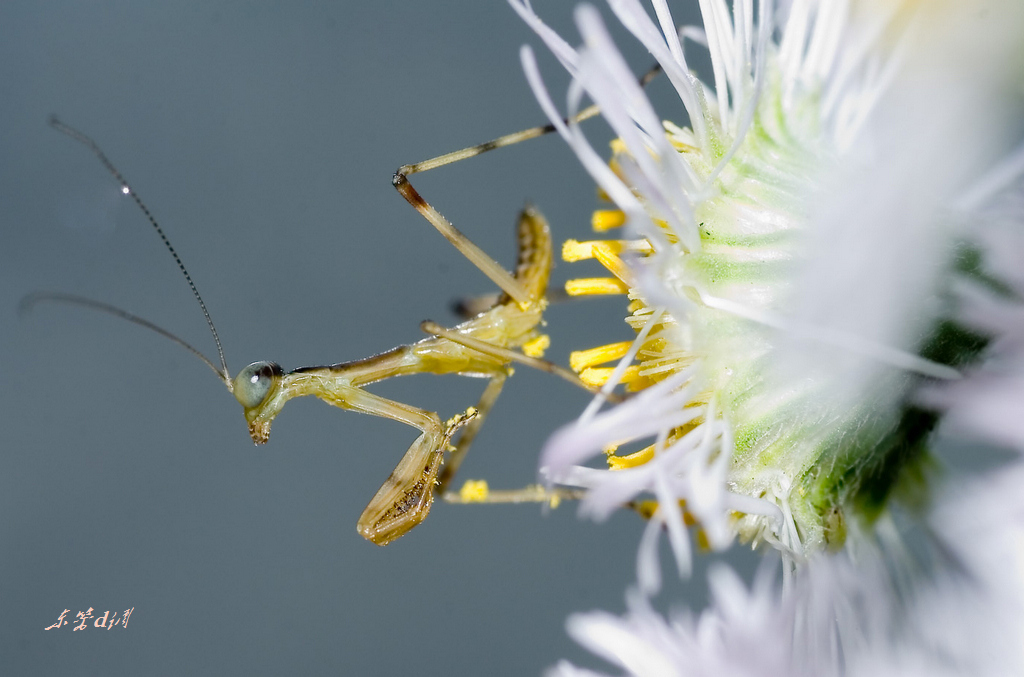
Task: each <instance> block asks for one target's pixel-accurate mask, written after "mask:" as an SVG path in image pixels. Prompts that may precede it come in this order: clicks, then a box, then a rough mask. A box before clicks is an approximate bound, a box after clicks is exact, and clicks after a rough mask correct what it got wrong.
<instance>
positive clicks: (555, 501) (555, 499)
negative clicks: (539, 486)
mask: <svg viewBox="0 0 1024 677" xmlns="http://www.w3.org/2000/svg"><path fill="white" fill-rule="evenodd" d="M561 503H562V497H561V496H559V495H558V494H551V498H549V499H548V507H549V508H551V509H552V510H554V509H555V508H557V507H558V506H559V505H560V504H561Z"/></svg>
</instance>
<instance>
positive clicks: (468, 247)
mask: <svg viewBox="0 0 1024 677" xmlns="http://www.w3.org/2000/svg"><path fill="white" fill-rule="evenodd" d="M595 112H596V109H595ZM578 117H582V114H581V116H578ZM50 124H51V126H53V127H54V128H55V129H56V130H58V131H60V132H62V133H64V134H66V135H68V136H70V137H71V138H73V139H75V140H76V141H78V142H80V143H82V144H83V145H85V146H86V147H88V148H89V149H90V150H91V151H92V152H93V153H94V154H95V155H96V156H97V158H99V160H100V162H102V163H103V165H104V166H105V167H106V168H107V170H108V171H109V172H110V173H111V174H112V175H113V176H114V178H115V179H116V180H117V181H118V182H119V184H120V185H121V190H122V192H123V193H124V194H125V195H128V196H130V197H131V198H132V199H133V200H134V202H135V203H136V205H138V207H139V208H140V209H141V210H142V212H143V213H144V214H145V216H146V218H147V220H148V221H149V222H150V225H152V226H153V228H154V229H155V230H156V232H157V234H158V235H159V236H160V238H161V240H162V241H163V243H164V245H165V246H166V248H167V250H168V251H169V252H170V253H171V255H172V257H173V258H174V260H175V262H176V263H177V264H178V267H179V269H180V270H181V272H182V274H183V275H184V277H185V279H186V281H187V282H188V285H189V287H190V288H191V290H192V293H193V295H194V296H195V298H196V300H197V301H198V303H199V306H200V308H201V309H202V312H203V315H204V317H205V318H206V322H207V325H208V326H209V328H210V331H211V333H212V334H213V338H214V341H215V343H216V345H217V353H218V356H219V360H220V364H219V366H218V365H216V364H214V363H213V362H212V361H211V360H209V359H208V358H207V357H205V356H204V355H203V354H202V353H201V352H200V351H199V350H197V349H195V348H193V347H192V346H191V345H189V344H188V343H186V342H185V341H183V340H182V339H180V338H178V337H177V336H175V335H173V334H172V333H170V332H168V331H166V330H164V329H162V328H160V327H158V326H156V325H154V324H153V323H151V322H149V321H147V320H144V319H142V318H140V317H137V316H135V315H132V314H131V313H128V312H126V311H124V310H121V309H119V308H116V307H113V306H110V305H108V304H105V303H101V302H98V301H94V300H91V299H86V298H83V297H79V296H75V295H72V294H59V293H36V294H31V295H29V296H28V297H26V298H25V300H24V301H23V304H22V305H23V308H29V307H31V306H32V305H34V304H35V303H37V302H39V301H58V302H65V303H73V304H77V305H84V306H88V307H91V308H94V309H96V310H100V311H102V312H106V313H110V314H112V315H115V316H118V317H121V318H122V319H126V320H128V321H130V322H133V323H136V324H139V325H142V326H144V327H147V328H149V329H152V330H154V331H156V332H157V333H160V334H161V335H163V336H165V337H167V338H170V339H171V340H173V341H175V342H176V343H178V344H179V345H181V346H183V347H185V348H186V349H187V350H189V351H191V352H192V353H193V354H195V355H196V356H197V357H199V358H200V359H201V360H202V361H203V362H204V363H206V365H207V366H209V367H210V369H211V370H213V372H214V373H216V374H217V377H218V378H219V379H220V380H221V381H222V382H223V383H224V385H225V386H226V387H227V389H228V390H229V391H230V392H231V393H232V394H233V395H234V396H235V399H237V400H238V402H239V403H240V404H241V405H242V408H243V410H244V414H245V419H246V422H247V423H248V427H249V434H250V435H251V437H252V440H253V442H255V443H256V444H258V445H259V444H264V443H266V442H267V441H268V439H269V437H270V427H271V423H272V422H273V420H274V418H275V417H276V416H277V415H278V413H279V412H280V411H281V409H282V407H284V405H285V403H286V402H287V401H288V400H290V399H292V398H293V397H302V396H306V395H312V396H314V397H317V398H319V399H321V400H323V401H325V402H327V403H328V404H332V405H334V406H336V407H340V408H342V409H349V410H353V411H359V412H362V413H366V414H373V415H375V416H383V417H385V418H390V419H393V420H395V421H400V422H402V423H405V424H407V425H410V426H412V427H414V428H416V429H417V430H418V431H419V433H420V434H419V436H418V437H417V438H416V440H415V441H414V442H413V443H412V446H410V447H409V449H408V451H406V453H405V455H404V456H403V457H402V459H401V461H400V462H399V463H398V466H397V467H396V468H395V470H394V471H393V472H392V473H391V475H390V476H389V477H388V479H387V480H386V481H385V482H384V484H383V485H382V486H381V488H380V489H379V490H378V491H377V493H376V494H375V495H374V497H373V498H372V499H371V501H370V503H369V504H368V505H367V507H366V509H365V510H364V511H363V514H362V515H361V516H360V518H359V521H358V522H357V530H358V532H359V533H360V534H361V535H362V536H363V537H364V538H366V539H368V540H370V541H372V542H373V543H376V544H378V545H387V544H388V543H390V542H392V541H393V540H395V539H396V538H399V537H400V536H402V535H403V534H405V533H406V532H408V531H409V530H410V529H412V528H413V527H414V526H416V525H417V524H419V523H420V522H421V521H423V519H424V518H425V517H426V516H427V513H428V512H429V511H430V507H431V504H432V502H433V499H434V495H435V492H443V490H444V489H445V487H446V486H447V485H448V483H449V482H450V480H451V479H452V477H453V475H454V474H455V472H456V471H457V470H458V468H459V465H460V463H461V462H462V459H463V457H464V456H465V454H466V452H467V451H468V450H469V446H470V444H471V442H472V441H473V438H474V437H475V436H476V434H477V432H478V431H479V429H480V426H481V424H482V423H483V421H484V419H485V417H486V416H487V414H488V412H489V411H490V409H491V407H492V406H493V405H494V402H495V400H496V399H497V398H498V395H499V394H500V392H501V389H502V387H503V385H504V383H505V380H506V379H507V378H508V376H509V375H510V373H511V369H510V365H511V364H512V363H514V362H515V363H521V364H525V365H527V366H531V367H534V368H538V369H542V370H544V371H547V372H549V373H552V374H555V375H557V376H559V377H562V378H564V379H566V380H568V381H570V382H572V383H574V384H576V385H579V386H580V387H582V388H585V389H587V390H590V391H594V388H593V387H591V386H588V385H586V384H583V383H582V382H581V381H580V380H579V378H578V377H577V376H576V375H575V374H574V373H572V372H571V371H569V370H567V369H564V368H562V367H559V366H558V365H555V364H553V363H551V362H547V361H544V360H542V359H540V356H541V354H542V353H543V350H544V348H545V347H546V346H547V342H548V339H547V337H546V336H545V335H543V334H541V333H540V332H539V331H538V325H540V323H541V320H542V318H543V313H544V310H545V308H546V307H547V299H546V297H545V294H546V290H547V284H548V273H549V271H550V268H551V256H552V245H551V233H550V230H549V228H548V224H547V222H546V221H545V219H544V217H543V216H542V215H541V214H540V212H539V211H537V210H536V209H534V208H532V207H527V208H526V209H524V210H523V211H522V213H521V214H520V216H519V221H518V227H517V237H518V250H519V251H518V263H517V266H516V269H515V272H514V273H513V274H510V273H508V272H507V271H506V270H505V269H504V268H502V267H501V266H500V265H499V264H498V263H497V262H495V261H494V260H493V259H492V258H491V257H490V256H488V255H487V254H486V253H484V252H483V251H482V250H481V249H480V248H479V247H477V246H476V245H475V244H473V243H472V242H471V241H470V240H469V238H467V237H466V236H465V235H463V234H462V233H461V232H459V231H458V230H456V229H455V228H454V226H452V225H451V223H449V222H448V221H447V219H445V218H444V217H443V216H442V215H441V214H440V213H439V212H438V211H437V210H435V209H434V208H433V207H431V206H430V205H429V204H428V203H427V202H426V201H425V200H424V199H423V198H422V197H421V196H420V195H419V193H417V192H416V190H415V189H414V188H413V187H412V185H411V184H410V183H409V180H408V176H409V175H411V174H414V173H417V172H422V171H426V170H428V169H433V168H435V167H439V166H443V165H445V164H450V163H451V162H455V161H458V160H460V159H463V158H467V157H472V156H473V155H477V154H479V153H481V152H485V151H487V150H490V149H492V148H497V147H501V146H504V145H510V144H511V143H516V142H518V141H522V140H525V139H527V138H532V137H534V136H540V135H541V134H544V133H547V132H548V131H551V129H552V128H551V127H550V126H548V127H537V128H534V129H531V130H525V131H523V132H518V133H516V134H511V135H508V136H505V137H501V138H499V139H496V140H495V141H492V142H489V143H487V144H482V145H480V146H475V147H472V148H467V149H464V150H462V151H457V152H455V153H449V154H448V155H444V156H440V157H438V158H435V159H433V160H428V161H426V162H422V163H419V164H416V165H406V166H403V167H401V168H399V170H398V172H396V173H395V175H394V179H393V183H394V185H395V187H396V188H397V189H398V191H399V192H400V193H401V194H402V196H403V197H405V199H406V200H407V201H408V202H409V203H410V204H411V205H412V206H413V207H414V208H415V209H416V210H417V211H418V212H420V213H421V214H422V215H423V216H424V217H425V218H426V219H427V220H428V221H429V222H430V223H431V224H432V225H434V227H435V228H437V229H438V230H439V231H440V232H441V233H442V235H444V236H445V237H446V238H447V239H448V240H449V241H450V242H451V243H452V244H453V245H454V246H455V247H456V249H458V250H459V251H460V252H461V253H463V254H464V255H465V256H466V258H468V259H469V260H470V261H471V262H472V263H473V264H474V265H476V266H477V267H478V268H479V269H480V270H481V271H482V272H484V273H485V274H486V275H487V276H488V277H489V278H491V280H493V281H494V282H495V283H496V284H497V285H498V287H499V288H500V289H501V291H502V294H501V295H500V296H499V297H498V299H497V301H496V302H495V303H494V304H493V305H492V306H491V307H489V308H487V309H485V310H482V311H481V312H479V313H478V314H476V315H475V316H474V317H471V318H469V319H467V320H466V321H465V322H462V323H461V324H458V325H456V326H455V327H452V328H444V327H441V326H439V325H437V324H435V323H433V322H424V323H423V324H422V325H421V327H422V328H423V330H424V331H426V332H427V333H428V334H430V335H431V336H429V337H428V338H425V339H423V340H421V341H419V342H417V343H412V344H408V345H402V346H398V347H397V348H393V349H391V350H388V351H386V352H384V353H380V354H378V355H375V356H372V357H368V358H365V359H361V360H355V361H351V362H342V363H338V364H332V365H326V366H315V367H301V368H299V369H295V370H292V371H290V372H285V371H284V370H283V369H282V368H281V367H280V366H279V365H278V364H276V363H274V362H267V361H260V362H253V363H252V364H250V365H249V366H247V367H245V368H244V369H242V370H241V371H240V372H239V373H238V375H237V376H235V377H234V378H232V377H231V375H230V372H229V371H228V368H227V362H226V360H225V357H224V350H223V348H222V346H221V343H220V338H219V337H218V335H217V330H216V328H215V327H214V324H213V320H212V319H211V317H210V314H209V312H208V311H207V309H206V305H205V303H204V302H203V300H202V297H201V296H200V295H199V292H198V290H197V289H196V286H195V284H194V282H193V281H192V278H191V276H190V275H189V273H188V271H187V270H186V268H185V266H184V264H183V263H182V261H181V259H180V257H179V256H178V254H177V252H176V251H175V250H174V248H173V247H172V246H171V243H170V241H169V240H168V238H167V236H166V235H165V233H164V231H163V229H162V228H161V227H160V225H159V224H158V223H157V221H156V219H155V218H154V216H153V215H152V213H151V212H150V211H149V209H148V208H147V207H146V205H145V204H144V203H143V202H142V200H141V199H140V198H139V196H138V195H137V194H136V193H135V191H134V190H133V189H132V188H131V186H130V185H129V184H128V182H127V181H126V180H125V178H124V176H123V175H122V174H121V173H120V172H119V171H118V170H117V168H116V167H115V166H114V165H113V164H112V163H111V162H110V160H108V159H107V157H106V155H105V154H104V153H103V151H102V150H101V149H100V148H99V146H98V145H97V144H96V143H95V142H94V141H93V140H92V139H91V138H90V137H88V136H86V135H85V134H83V133H82V132H80V131H78V130H76V129H74V128H73V127H70V126H68V125H66V124H64V123H63V122H61V121H59V120H57V119H56V118H51V120H50ZM418 373H432V374H459V375H463V376H475V377H485V378H487V379H489V380H488V384H487V386H486V388H485V389H484V392H483V394H482V396H481V398H480V400H479V402H478V403H477V404H476V406H475V407H469V408H468V409H467V410H466V411H465V412H464V413H461V414H458V415H456V416H453V417H451V418H449V419H448V420H446V421H442V420H441V418H440V417H439V416H438V415H437V414H436V413H434V412H431V411H427V410H424V409H420V408H418V407H413V406H410V405H407V404H403V403H400V402H396V401H393V400H389V399H386V398H383V397H381V396H379V395H374V394H372V393H370V392H368V391H367V390H365V389H364V387H365V386H367V385H369V384H372V383H374V382H376V381H381V380H384V379H388V378H391V377H394V376H403V375H407V374H418ZM456 433H458V439H457V440H456V442H455V444H454V446H452V440H453V438H454V436H455V435H456ZM446 454H448V458H447V461H446V460H445V455H446ZM554 491H558V490H554ZM510 494H511V495H510V498H508V500H532V501H537V500H548V499H550V498H553V497H554V496H555V495H554V494H552V493H551V490H544V491H538V490H537V489H536V488H534V489H528V490H524V491H523V492H519V493H517V492H510Z"/></svg>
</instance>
